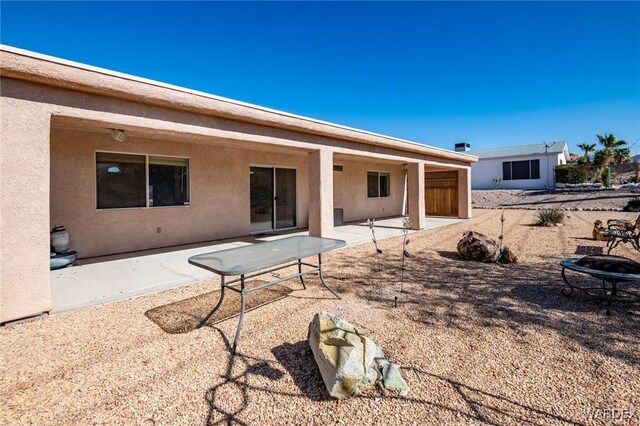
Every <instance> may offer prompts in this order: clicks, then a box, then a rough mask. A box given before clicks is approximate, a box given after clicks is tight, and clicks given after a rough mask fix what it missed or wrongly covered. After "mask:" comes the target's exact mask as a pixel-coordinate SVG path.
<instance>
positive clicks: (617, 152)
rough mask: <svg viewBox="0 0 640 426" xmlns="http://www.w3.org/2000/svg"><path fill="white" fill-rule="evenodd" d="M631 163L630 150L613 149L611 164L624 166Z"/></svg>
mask: <svg viewBox="0 0 640 426" xmlns="http://www.w3.org/2000/svg"><path fill="white" fill-rule="evenodd" d="M630 162H631V150H630V149H629V148H614V149H613V164H624V163H630Z"/></svg>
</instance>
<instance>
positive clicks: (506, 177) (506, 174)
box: [502, 161, 511, 180]
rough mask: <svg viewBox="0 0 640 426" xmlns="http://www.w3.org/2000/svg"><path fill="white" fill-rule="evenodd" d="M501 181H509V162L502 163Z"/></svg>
mask: <svg viewBox="0 0 640 426" xmlns="http://www.w3.org/2000/svg"><path fill="white" fill-rule="evenodd" d="M502 180H511V161H505V162H503V163H502Z"/></svg>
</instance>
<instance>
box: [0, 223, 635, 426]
mask: <svg viewBox="0 0 640 426" xmlns="http://www.w3.org/2000/svg"><path fill="white" fill-rule="evenodd" d="M475 213H476V214H475V217H474V218H473V219H472V220H470V221H466V222H463V223H459V224H455V225H450V226H448V227H444V228H439V229H435V230H429V231H425V232H422V233H418V234H415V235H413V236H412V237H411V240H412V241H411V243H410V245H409V248H410V250H411V252H412V254H413V257H412V258H411V259H410V260H409V261H408V268H409V271H408V272H407V274H406V278H407V279H406V284H405V285H404V292H403V293H399V289H400V283H399V282H398V276H399V274H398V273H397V270H396V269H395V266H396V265H397V264H398V260H399V259H398V254H399V250H400V247H401V240H400V239H398V238H396V239H391V240H385V241H382V242H381V248H382V249H383V250H384V253H385V254H384V255H383V256H384V257H383V259H382V260H381V262H380V267H381V269H382V271H383V272H381V273H376V270H377V268H378V263H377V262H376V259H375V255H374V252H373V247H372V246H371V245H370V244H369V245H365V246H357V247H351V248H348V249H344V250H341V251H338V252H333V253H330V254H328V255H327V256H326V275H327V280H328V282H330V283H331V284H332V285H333V286H334V287H335V288H336V289H337V290H338V291H339V292H340V293H341V294H342V295H343V300H335V299H333V298H331V297H330V294H329V293H328V292H327V291H324V290H321V289H320V285H319V282H318V280H317V278H316V277H311V276H310V277H309V278H308V280H307V290H302V289H301V286H300V284H299V283H298V282H295V281H293V282H291V284H289V289H290V290H292V291H291V292H288V291H285V292H282V293H281V294H277V295H273V297H271V299H273V300H272V301H271V302H269V301H268V300H267V299H270V298H269V297H267V298H266V299H265V300H267V302H266V304H263V305H262V306H261V307H259V308H257V309H255V310H252V311H251V312H249V313H248V314H247V315H246V317H245V326H244V329H243V335H242V339H241V340H240V347H239V352H240V353H239V355H238V356H236V357H235V360H234V363H233V365H231V364H230V357H229V353H228V346H229V341H230V340H232V339H233V333H234V331H235V327H236V320H235V319H230V320H226V321H220V320H219V319H218V320H217V322H215V321H216V320H214V319H212V320H211V321H210V322H209V323H207V325H206V326H204V327H202V328H196V327H195V326H194V324H196V323H197V322H198V320H200V319H201V318H204V316H205V315H206V313H207V312H208V309H207V308H210V307H211V301H212V299H211V297H209V296H206V295H207V294H209V293H210V292H211V291H212V290H215V287H216V285H217V283H216V282H204V283H200V284H196V285H191V286H187V287H183V288H179V289H174V290H170V291H166V292H163V293H159V294H155V295H150V296H145V297H141V298H137V299H133V300H129V301H124V302H120V303H114V304H111V305H108V306H104V307H98V308H92V309H87V310H84V311H79V312H74V313H68V314H63V315H59V316H56V317H50V318H46V319H43V320H39V321H33V322H29V323H25V324H20V325H15V326H9V327H3V328H1V329H0V348H1V349H0V351H1V355H2V359H1V360H0V424H7V425H15V424H37V425H47V424H55V425H59V424H104V423H106V424H142V425H160V424H180V425H187V424H195V425H200V424H246V425H253V424H255V425H265V424H266V425H283V424H357V425H360V424H380V425H388V424H401V425H405V424H406V425H424V424H465V425H467V424H600V423H602V422H601V421H600V420H596V419H595V418H590V413H591V414H593V415H595V416H598V415H600V416H602V415H603V413H605V412H604V411H592V410H603V409H616V410H630V411H626V412H623V411H619V412H616V413H626V414H618V416H619V417H620V416H622V415H629V414H630V413H631V412H632V410H636V411H635V414H634V416H635V417H634V418H633V419H631V420H629V419H624V420H623V419H620V420H619V423H620V424H638V421H639V419H640V417H639V416H640V413H638V411H640V377H639V374H640V368H639V362H640V306H637V305H636V306H634V305H622V304H620V305H616V306H615V307H614V312H613V316H611V317H606V316H605V315H604V304H603V302H601V301H597V300H591V299H587V298H586V297H585V296H582V295H574V296H571V297H568V298H567V297H564V296H562V295H561V293H560V289H561V287H562V281H561V278H560V268H559V267H558V260H559V259H561V258H563V257H567V256H576V252H578V253H582V252H596V251H598V250H599V249H601V248H602V247H603V245H604V243H602V242H597V241H593V240H591V239H590V235H591V226H592V225H591V224H592V223H593V221H594V220H596V219H607V218H625V219H633V218H635V216H636V215H637V214H631V213H606V214H604V213H597V212H584V211H583V212H575V213H574V212H571V213H570V215H569V216H570V217H569V218H568V221H567V224H566V225H565V226H561V227H551V228H540V227H534V226H531V225H532V223H533V222H534V220H535V217H534V216H535V212H532V211H526V210H510V211H507V212H506V213H505V216H506V223H505V243H506V244H507V245H508V246H509V247H510V248H511V249H512V250H513V251H514V252H515V253H516V254H517V255H518V256H519V258H520V263H518V264H512V265H495V264H493V265H487V264H479V263H475V262H464V261H461V260H459V259H458V258H457V255H456V253H455V246H456V242H457V241H458V239H459V238H460V236H461V235H462V233H463V232H464V231H465V230H467V229H473V230H476V231H479V232H482V233H485V234H487V235H490V236H494V237H495V236H497V235H498V234H499V232H500V221H499V212H498V211H494V210H478V211H476V212H475ZM615 254H619V255H623V256H627V257H634V258H638V257H639V256H638V253H637V252H632V250H631V248H630V247H628V246H621V247H619V248H618V249H617V252H616V253H615ZM282 273H286V271H282ZM203 295H204V296H203ZM394 295H398V296H399V300H400V307H399V308H393V307H392V299H393V296H394ZM205 299H206V300H208V302H207V301H205V302H202V300H205ZM265 300H262V301H260V302H261V303H262V302H265ZM320 310H328V311H330V312H333V313H335V314H338V315H341V316H343V317H344V318H345V319H347V320H348V321H350V322H352V323H353V324H354V325H356V327H358V329H359V330H360V331H361V332H364V333H365V334H368V335H369V336H371V337H372V338H373V339H374V340H375V341H377V342H379V343H380V344H381V345H382V347H383V348H384V350H385V353H386V355H387V357H388V358H389V359H390V360H391V361H392V362H394V363H397V364H400V365H401V366H402V372H403V375H404V377H405V379H406V381H407V382H408V384H409V386H410V391H409V395H408V397H407V398H399V397H397V396H395V395H394V394H393V393H387V392H384V391H382V390H379V389H375V390H372V391H371V392H369V393H368V394H367V395H363V396H361V397H358V398H352V399H350V400H345V401H341V402H337V401H335V400H332V399H330V398H329V396H328V394H327V391H326V390H325V388H324V385H323V383H322V379H321V377H320V373H319V371H318V369H317V367H316V365H315V362H314V360H313V356H312V353H311V351H310V350H309V348H308V346H307V343H306V334H307V325H308V323H309V321H310V320H311V318H312V316H313V314H314V313H315V312H317V311H320ZM189 324H191V325H189ZM165 330H166V331H165ZM600 418H601V419H602V417H600Z"/></svg>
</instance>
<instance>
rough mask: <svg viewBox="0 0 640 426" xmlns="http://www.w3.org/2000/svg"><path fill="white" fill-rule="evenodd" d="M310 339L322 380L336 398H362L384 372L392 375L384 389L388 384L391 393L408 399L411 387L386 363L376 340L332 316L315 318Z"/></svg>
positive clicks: (321, 315)
mask: <svg viewBox="0 0 640 426" xmlns="http://www.w3.org/2000/svg"><path fill="white" fill-rule="evenodd" d="M308 339H309V346H310V347H311V351H312V352H313V357H314V358H315V360H316V363H317V364H318V368H319V369H320V374H321V375H322V380H323V381H324V384H325V386H326V387H327V390H328V391H329V394H330V395H331V396H332V397H334V398H339V399H342V398H348V397H351V396H355V395H359V394H360V393H362V392H363V391H365V390H367V389H369V388H371V387H372V386H374V385H375V384H376V383H377V382H378V381H379V380H380V379H383V375H382V372H383V371H385V372H387V371H388V374H387V377H388V379H386V378H385V379H386V380H383V382H382V385H383V386H384V385H385V383H387V382H388V383H389V389H396V390H399V391H400V392H401V395H402V396H404V395H406V393H407V391H408V386H407V385H406V383H405V382H404V380H402V377H401V376H400V372H399V368H398V367H397V366H396V365H394V364H389V362H388V361H387V360H386V359H384V354H383V353H382V349H381V348H380V347H378V346H376V344H375V342H374V341H373V340H371V339H370V338H369V337H367V336H364V335H362V334H360V333H358V330H356V329H355V327H353V326H352V325H351V324H349V323H348V322H347V321H345V320H343V319H342V318H339V317H337V316H335V315H333V314H330V313H329V312H320V313H317V314H315V315H314V317H313V320H312V321H311V323H310V324H309V335H308ZM389 366H393V367H389ZM385 368H386V370H385ZM398 377H399V378H398Z"/></svg>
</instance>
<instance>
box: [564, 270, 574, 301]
mask: <svg viewBox="0 0 640 426" xmlns="http://www.w3.org/2000/svg"><path fill="white" fill-rule="evenodd" d="M562 279H563V280H564V282H565V283H566V284H567V285H568V286H569V291H568V292H567V289H566V288H563V289H562V294H563V295H565V296H571V295H572V294H573V286H572V285H571V284H569V281H567V277H566V275H565V268H564V267H563V268H562Z"/></svg>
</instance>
